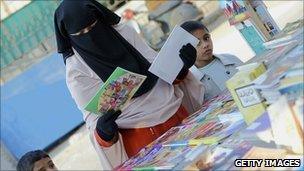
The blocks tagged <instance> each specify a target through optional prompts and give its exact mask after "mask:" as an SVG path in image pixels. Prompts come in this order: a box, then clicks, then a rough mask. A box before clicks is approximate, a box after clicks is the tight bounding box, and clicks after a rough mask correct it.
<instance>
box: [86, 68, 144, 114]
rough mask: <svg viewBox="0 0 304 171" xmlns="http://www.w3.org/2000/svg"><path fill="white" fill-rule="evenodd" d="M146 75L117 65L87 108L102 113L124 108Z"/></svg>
mask: <svg viewBox="0 0 304 171" xmlns="http://www.w3.org/2000/svg"><path fill="white" fill-rule="evenodd" d="M145 79H146V76H144V75H140V74H137V73H133V72H130V71H127V70H125V69H122V68H120V67H117V68H116V69H115V70H114V71H113V73H112V74H111V75H110V77H109V78H108V79H107V81H106V82H105V83H104V84H103V85H102V86H101V88H100V89H99V90H98V92H97V93H96V94H95V96H93V98H92V99H91V100H90V101H89V103H88V104H87V105H86V106H85V108H84V109H85V110H87V111H89V112H93V113H95V114H98V115H102V114H103V113H105V112H106V111H108V110H110V109H114V110H123V109H124V107H126V106H127V104H128V102H129V101H130V99H131V98H132V97H133V95H134V94H135V92H136V91H137V90H138V88H139V87H140V86H141V84H142V83H143V82H144V81H145Z"/></svg>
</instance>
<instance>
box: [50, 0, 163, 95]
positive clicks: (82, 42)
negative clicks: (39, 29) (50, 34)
mask: <svg viewBox="0 0 304 171" xmlns="http://www.w3.org/2000/svg"><path fill="white" fill-rule="evenodd" d="M119 21H120V17H119V16H117V15H116V14H115V13H113V12H112V11H110V10H108V9H107V8H105V7H104V6H102V5H101V4H99V3H98V2H97V1H94V0H81V1H80V0H76V1H72V0H64V1H63V2H62V3H61V4H60V6H59V7H58V8H57V10H56V12H55V33H56V40H57V47H58V53H61V54H62V55H63V60H64V62H65V60H66V59H67V58H69V57H70V56H72V55H73V54H74V52H73V50H72V48H74V49H75V50H76V51H77V52H78V53H79V55H80V56H81V57H82V58H83V60H84V61H85V62H86V63H87V64H88V66H89V67H90V68H91V69H92V70H93V71H94V72H95V73H96V74H97V75H98V76H99V77H100V79H101V80H102V81H103V82H105V81H106V80H107V79H108V77H109V76H110V75H111V74H112V72H113V71H114V70H115V69H116V67H121V68H124V69H126V70H128V71H132V72H135V73H138V74H141V75H145V76H147V79H146V80H145V82H144V83H143V84H142V85H141V87H140V88H139V89H138V91H137V92H136V93H135V95H134V97H138V96H141V95H142V94H144V93H146V92H148V91H149V90H151V89H152V88H153V87H154V85H155V84H156V82H157V79H158V77H156V76H155V75H153V74H152V73H150V72H149V71H148V69H149V67H150V63H149V61H148V60H147V59H146V58H144V57H143V55H142V54H141V53H139V52H138V51H137V50H136V49H135V48H134V47H133V46H132V45H131V44H129V43H128V42H127V41H126V40H125V39H124V38H123V37H122V36H121V35H120V34H119V33H118V32H117V31H116V30H115V29H114V28H113V27H112V26H113V25H116V24H118V23H119ZM88 26H89V27H88ZM84 28H86V29H84Z"/></svg>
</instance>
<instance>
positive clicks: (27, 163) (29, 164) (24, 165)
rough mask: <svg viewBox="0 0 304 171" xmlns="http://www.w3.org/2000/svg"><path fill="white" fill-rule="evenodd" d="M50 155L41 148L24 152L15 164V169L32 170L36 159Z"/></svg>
mask: <svg viewBox="0 0 304 171" xmlns="http://www.w3.org/2000/svg"><path fill="white" fill-rule="evenodd" d="M47 157H50V156H49V155H48V154H47V153H45V152H44V151H42V150H35V151H30V152H27V153H26V154H24V155H23V156H22V157H21V159H20V160H19V161H18V164H17V171H32V170H33V169H34V164H35V162H36V161H38V160H40V159H43V158H47Z"/></svg>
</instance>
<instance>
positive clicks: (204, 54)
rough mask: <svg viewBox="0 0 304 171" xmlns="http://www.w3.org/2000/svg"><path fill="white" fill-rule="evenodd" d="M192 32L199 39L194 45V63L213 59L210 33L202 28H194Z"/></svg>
mask: <svg viewBox="0 0 304 171" xmlns="http://www.w3.org/2000/svg"><path fill="white" fill-rule="evenodd" d="M192 34H193V35H194V36H195V37H196V38H198V39H199V40H200V42H199V43H198V45H197V47H196V51H197V57H196V61H195V65H199V64H201V63H205V62H208V61H211V60H212V59H213V44H212V40H211V37H210V34H209V33H208V32H206V31H205V30H203V29H198V30H195V31H193V32H192Z"/></svg>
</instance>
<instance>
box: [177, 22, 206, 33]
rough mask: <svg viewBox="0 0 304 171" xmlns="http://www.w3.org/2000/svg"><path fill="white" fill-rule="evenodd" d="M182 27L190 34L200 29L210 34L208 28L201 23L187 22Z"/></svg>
mask: <svg viewBox="0 0 304 171" xmlns="http://www.w3.org/2000/svg"><path fill="white" fill-rule="evenodd" d="M181 27H182V28H183V29H184V30H186V31H188V32H189V33H191V32H193V31H195V30H198V29H203V30H204V31H205V32H208V33H209V30H208V28H207V27H206V26H205V25H204V24H203V23H202V22H200V21H186V22H184V23H183V24H182V25H181Z"/></svg>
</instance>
